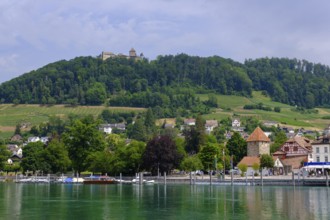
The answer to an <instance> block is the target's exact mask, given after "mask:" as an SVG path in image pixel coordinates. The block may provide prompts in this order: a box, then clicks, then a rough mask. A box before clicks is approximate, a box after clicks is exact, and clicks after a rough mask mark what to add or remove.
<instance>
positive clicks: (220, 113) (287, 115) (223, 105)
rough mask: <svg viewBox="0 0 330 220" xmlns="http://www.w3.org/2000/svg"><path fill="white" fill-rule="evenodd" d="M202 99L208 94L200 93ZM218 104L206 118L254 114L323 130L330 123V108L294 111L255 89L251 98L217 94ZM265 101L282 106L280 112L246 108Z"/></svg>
mask: <svg viewBox="0 0 330 220" xmlns="http://www.w3.org/2000/svg"><path fill="white" fill-rule="evenodd" d="M199 97H200V99H201V100H206V99H207V96H206V95H199ZM217 100H218V105H219V107H220V108H218V109H215V110H214V111H213V112H212V113H210V114H206V115H205V116H204V118H206V119H217V120H221V119H224V118H227V117H232V116H233V115H238V116H240V117H247V116H253V117H256V118H258V119H259V120H262V121H277V122H279V123H280V124H281V125H287V126H292V127H296V128H301V127H304V128H306V129H307V128H308V129H312V130H322V129H324V128H325V127H326V126H327V125H329V124H330V120H329V119H324V118H330V117H329V116H330V109H327V108H316V109H315V110H313V111H308V110H306V111H305V112H302V111H300V112H299V111H294V109H295V107H293V106H290V105H286V104H283V103H279V102H274V101H271V99H270V97H266V96H264V95H262V93H261V92H256V91H254V92H253V94H252V97H251V98H247V97H241V96H225V95H217ZM257 103H263V104H264V106H269V107H271V108H274V107H280V109H281V111H280V112H274V111H263V110H258V109H253V110H246V109H244V105H249V104H257Z"/></svg>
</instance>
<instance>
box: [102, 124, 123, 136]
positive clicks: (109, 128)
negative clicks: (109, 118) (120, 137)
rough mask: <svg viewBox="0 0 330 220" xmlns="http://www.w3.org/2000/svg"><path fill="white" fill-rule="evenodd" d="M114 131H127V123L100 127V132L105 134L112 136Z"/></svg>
mask: <svg viewBox="0 0 330 220" xmlns="http://www.w3.org/2000/svg"><path fill="white" fill-rule="evenodd" d="M114 129H116V130H119V131H121V132H123V131H125V130H126V125H125V123H115V124H101V125H100V126H99V130H100V131H102V132H103V133H105V134H111V133H112V132H113V130H114Z"/></svg>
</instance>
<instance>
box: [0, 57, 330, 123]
mask: <svg viewBox="0 0 330 220" xmlns="http://www.w3.org/2000/svg"><path fill="white" fill-rule="evenodd" d="M329 78H330V69H329V67H328V66H325V65H321V64H313V63H310V62H307V61H299V60H296V59H287V58H283V59H279V58H262V59H257V60H247V61H246V62H245V63H244V64H241V63H238V62H235V61H233V60H230V59H224V58H221V57H217V56H213V57H207V58H202V57H196V56H189V55H186V54H179V55H176V56H173V55H168V56H159V57H158V58H157V59H156V60H153V61H148V60H147V59H143V60H133V59H126V58H111V59H107V60H105V61H102V60H101V59H99V58H94V57H77V58H75V59H72V60H70V61H65V60H62V61H58V62H55V63H52V64H49V65H47V66H45V67H42V68H40V69H38V70H36V71H32V72H30V73H26V74H24V75H22V76H20V77H17V78H15V79H12V80H10V81H8V82H5V83H3V84H1V85H0V98H1V103H16V104H25V103H31V104H70V105H78V104H79V105H100V104H104V103H106V104H109V105H110V106H134V107H153V108H154V110H155V112H156V114H157V115H158V116H160V117H162V116H164V117H166V116H175V115H178V114H179V115H184V114H185V112H186V111H187V110H191V111H192V112H201V113H203V112H207V111H208V109H209V108H210V107H213V105H214V102H212V97H211V96H210V98H209V100H208V101H204V102H201V101H200V100H199V99H198V98H197V96H195V94H196V93H208V94H211V93H219V94H226V95H227V94H228V95H233V94H235V95H242V96H251V94H252V91H253V90H262V91H264V93H267V94H268V95H269V96H270V97H271V98H272V99H273V100H275V101H279V102H283V103H287V104H291V105H297V106H302V107H307V108H312V107H315V106H329V104H330V91H329V85H330V81H329Z"/></svg>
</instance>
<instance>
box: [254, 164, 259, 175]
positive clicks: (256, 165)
mask: <svg viewBox="0 0 330 220" xmlns="http://www.w3.org/2000/svg"><path fill="white" fill-rule="evenodd" d="M252 169H253V171H254V173H257V172H258V170H259V169H260V164H258V163H254V164H252Z"/></svg>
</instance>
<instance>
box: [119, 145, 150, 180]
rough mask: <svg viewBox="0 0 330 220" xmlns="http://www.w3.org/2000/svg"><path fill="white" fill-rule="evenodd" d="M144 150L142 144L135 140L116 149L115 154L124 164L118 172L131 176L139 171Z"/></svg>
mask: <svg viewBox="0 0 330 220" xmlns="http://www.w3.org/2000/svg"><path fill="white" fill-rule="evenodd" d="M145 148H146V146H145V143H144V142H141V141H136V140H133V141H132V142H131V143H130V144H128V145H123V146H120V147H118V148H117V150H116V152H115V154H116V156H117V157H118V159H119V160H120V161H123V164H124V165H123V167H122V169H121V170H120V172H121V173H124V174H131V175H132V174H135V173H138V172H139V171H141V165H142V155H143V153H144V152H145ZM114 166H115V165H114Z"/></svg>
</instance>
